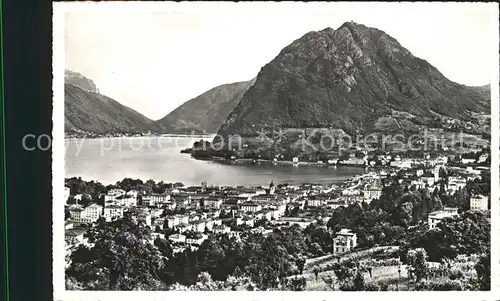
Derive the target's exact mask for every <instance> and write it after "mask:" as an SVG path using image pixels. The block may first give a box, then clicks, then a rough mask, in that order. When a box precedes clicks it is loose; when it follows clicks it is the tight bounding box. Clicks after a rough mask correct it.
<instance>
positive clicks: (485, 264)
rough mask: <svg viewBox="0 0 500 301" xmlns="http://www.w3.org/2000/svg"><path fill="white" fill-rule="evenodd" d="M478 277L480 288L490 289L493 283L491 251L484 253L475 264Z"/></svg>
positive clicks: (483, 289)
mask: <svg viewBox="0 0 500 301" xmlns="http://www.w3.org/2000/svg"><path fill="white" fill-rule="evenodd" d="M474 268H475V270H476V273H477V277H478V283H479V289H480V290H482V291H489V290H490V285H491V254H490V252H488V253H486V254H484V255H482V256H481V257H480V258H479V262H478V263H477V264H476V265H475V267H474Z"/></svg>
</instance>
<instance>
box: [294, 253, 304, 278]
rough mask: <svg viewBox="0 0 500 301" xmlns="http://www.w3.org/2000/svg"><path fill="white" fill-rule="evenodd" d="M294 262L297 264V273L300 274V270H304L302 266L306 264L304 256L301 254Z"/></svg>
mask: <svg viewBox="0 0 500 301" xmlns="http://www.w3.org/2000/svg"><path fill="white" fill-rule="evenodd" d="M295 263H296V264H297V268H298V269H299V273H300V274H301V275H302V272H303V271H304V266H305V264H306V260H305V259H304V257H302V256H301V257H299V258H297V260H296V261H295Z"/></svg>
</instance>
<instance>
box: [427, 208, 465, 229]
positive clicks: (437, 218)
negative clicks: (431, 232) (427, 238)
mask: <svg viewBox="0 0 500 301" xmlns="http://www.w3.org/2000/svg"><path fill="white" fill-rule="evenodd" d="M455 216H458V208H446V207H445V208H444V209H443V210H439V211H434V212H431V213H429V216H428V218H427V223H428V224H429V229H434V228H435V227H436V226H437V224H439V223H440V222H441V221H442V220H443V219H444V218H447V217H455Z"/></svg>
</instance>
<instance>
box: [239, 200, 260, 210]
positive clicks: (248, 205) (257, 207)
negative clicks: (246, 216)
mask: <svg viewBox="0 0 500 301" xmlns="http://www.w3.org/2000/svg"><path fill="white" fill-rule="evenodd" d="M241 210H242V211H244V212H257V211H261V210H262V206H261V205H260V204H257V203H255V202H246V203H243V204H242V205H241Z"/></svg>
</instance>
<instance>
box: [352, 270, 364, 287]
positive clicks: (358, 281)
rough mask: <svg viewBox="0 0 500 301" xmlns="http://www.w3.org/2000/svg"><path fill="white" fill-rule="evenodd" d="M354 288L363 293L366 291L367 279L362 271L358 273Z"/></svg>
mask: <svg viewBox="0 0 500 301" xmlns="http://www.w3.org/2000/svg"><path fill="white" fill-rule="evenodd" d="M353 286H354V290H355V291H363V290H364V289H365V277H364V276H363V273H362V272H361V271H360V270H358V271H357V272H356V276H355V277H354V282H353Z"/></svg>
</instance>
